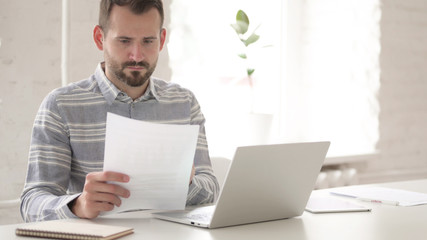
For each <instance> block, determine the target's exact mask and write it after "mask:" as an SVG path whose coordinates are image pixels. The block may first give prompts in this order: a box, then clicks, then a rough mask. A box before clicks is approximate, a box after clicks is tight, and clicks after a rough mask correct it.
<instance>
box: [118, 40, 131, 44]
mask: <svg viewBox="0 0 427 240" xmlns="http://www.w3.org/2000/svg"><path fill="white" fill-rule="evenodd" d="M119 41H120V42H121V43H129V42H130V41H129V40H128V39H120V40H119Z"/></svg>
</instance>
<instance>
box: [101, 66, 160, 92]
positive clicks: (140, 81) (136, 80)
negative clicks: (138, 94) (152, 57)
mask: <svg viewBox="0 0 427 240" xmlns="http://www.w3.org/2000/svg"><path fill="white" fill-rule="evenodd" d="M109 65H110V66H109V67H110V69H111V72H112V73H113V74H114V76H116V78H117V79H118V80H120V81H121V82H123V83H125V84H126V85H128V86H130V87H140V86H142V85H144V83H145V82H147V80H148V79H150V77H151V75H152V74H153V72H154V69H155V68H156V64H154V66H152V67H150V64H149V63H147V62H145V61H141V62H135V61H128V62H124V63H122V64H121V66H118V64H116V63H114V62H113V63H111V62H110V64H109ZM128 66H141V67H144V68H145V69H146V73H145V74H144V75H141V72H139V71H132V72H130V73H131V76H128V75H126V74H125V72H124V70H125V68H126V67H128Z"/></svg>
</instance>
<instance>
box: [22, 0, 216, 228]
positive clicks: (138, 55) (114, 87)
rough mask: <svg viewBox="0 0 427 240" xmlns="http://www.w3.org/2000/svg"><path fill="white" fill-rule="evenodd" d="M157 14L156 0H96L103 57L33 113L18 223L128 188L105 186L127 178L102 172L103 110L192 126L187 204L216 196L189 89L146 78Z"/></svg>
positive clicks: (102, 201) (96, 34) (95, 207)
mask: <svg viewBox="0 0 427 240" xmlns="http://www.w3.org/2000/svg"><path fill="white" fill-rule="evenodd" d="M163 18H164V13H163V6H162V2H161V0H102V1H101V4H100V16H99V25H98V26H96V27H95V29H94V31H93V38H94V41H95V44H96V46H97V47H98V49H100V50H102V51H103V52H104V60H105V62H102V63H100V64H99V65H98V67H97V69H96V71H95V74H94V75H92V76H91V77H90V78H88V79H85V80H82V81H80V82H77V83H74V84H71V85H69V86H67V87H63V88H59V89H56V90H54V91H53V92H51V93H50V94H49V95H48V96H47V97H46V98H45V99H44V101H43V103H42V104H41V106H40V109H39V111H38V114H37V116H36V119H35V122H34V127H33V133H32V140H31V146H30V154H29V164H28V173H27V178H26V183H25V187H24V191H23V193H22V196H21V199H22V204H21V214H22V216H23V218H24V220H25V221H27V222H28V221H43V220H53V219H63V218H74V217H80V218H95V217H97V216H98V215H99V214H100V213H101V212H104V211H111V210H112V209H113V208H114V207H115V206H120V204H121V198H127V197H129V196H130V194H132V193H130V192H129V191H128V190H127V189H125V188H122V187H120V186H118V185H115V184H113V183H114V182H128V181H132V179H129V176H127V175H125V174H122V173H117V172H103V171H102V168H103V159H104V145H105V121H106V115H107V112H112V113H115V114H119V115H122V116H126V117H129V118H134V119H139V120H145V121H152V122H159V123H174V124H197V125H200V133H199V138H198V143H197V149H196V154H195V159H194V166H193V171H192V175H191V179H190V187H189V192H188V196H187V205H193V204H202V203H209V202H213V201H214V199H215V198H216V197H217V194H218V189H219V186H218V183H217V180H216V178H215V176H214V175H213V172H212V168H211V164H210V160H209V155H208V148H207V142H206V136H205V130H204V122H205V120H204V117H203V115H202V113H201V111H200V106H199V104H198V102H197V100H196V99H195V97H194V95H193V94H192V93H191V92H190V91H188V90H186V89H184V88H181V87H180V86H178V85H176V84H172V83H167V82H165V81H162V80H159V79H155V78H153V77H151V74H152V73H153V71H154V69H155V67H156V64H157V59H158V55H159V52H160V51H161V50H162V48H163V45H164V43H165V38H166V30H165V29H164V28H163ZM142 157H143V156H142ZM112 182H113V183H112Z"/></svg>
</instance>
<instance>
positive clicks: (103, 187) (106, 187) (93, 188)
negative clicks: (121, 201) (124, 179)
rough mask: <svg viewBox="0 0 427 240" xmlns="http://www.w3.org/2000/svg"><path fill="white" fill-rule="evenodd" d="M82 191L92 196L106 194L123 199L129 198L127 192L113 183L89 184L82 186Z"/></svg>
mask: <svg viewBox="0 0 427 240" xmlns="http://www.w3.org/2000/svg"><path fill="white" fill-rule="evenodd" d="M84 190H85V191H87V192H90V193H94V194H96V193H107V194H114V195H117V196H120V197H124V198H128V197H129V196H130V192H129V190H127V189H126V188H124V187H121V186H119V185H116V184H113V183H104V182H91V183H88V184H86V185H85V186H84Z"/></svg>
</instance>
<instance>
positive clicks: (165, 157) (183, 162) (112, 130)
mask: <svg viewBox="0 0 427 240" xmlns="http://www.w3.org/2000/svg"><path fill="white" fill-rule="evenodd" d="M198 133H199V126H198V125H172V124H156V123H149V122H144V121H139V120H134V119H130V118H126V117H122V116H119V115H116V114H112V113H108V114H107V129H106V136H105V156H104V171H114V172H120V173H125V174H127V175H129V177H130V181H129V182H128V183H117V182H114V183H115V184H118V185H121V186H123V187H125V188H126V189H128V190H129V191H130V197H129V198H121V200H122V204H121V206H120V207H115V208H114V210H113V211H111V212H109V213H115V212H122V211H129V210H136V209H168V210H178V209H184V208H185V202H186V199H187V194H188V187H189V181H190V174H191V170H192V166H193V161H194V154H195V151H196V145H197V138H198Z"/></svg>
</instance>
